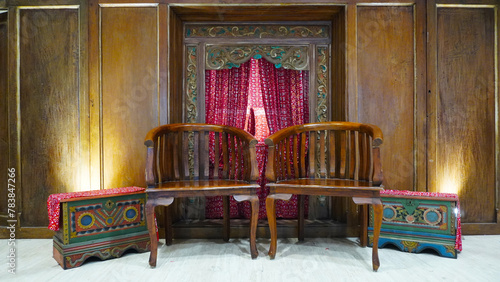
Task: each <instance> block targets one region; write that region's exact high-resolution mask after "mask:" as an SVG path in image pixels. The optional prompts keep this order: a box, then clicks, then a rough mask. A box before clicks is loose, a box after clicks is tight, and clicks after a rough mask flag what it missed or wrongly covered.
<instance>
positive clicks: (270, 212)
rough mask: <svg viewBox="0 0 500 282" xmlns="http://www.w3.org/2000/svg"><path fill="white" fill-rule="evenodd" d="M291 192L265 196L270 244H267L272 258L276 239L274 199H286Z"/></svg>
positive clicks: (274, 253) (290, 195)
mask: <svg viewBox="0 0 500 282" xmlns="http://www.w3.org/2000/svg"><path fill="white" fill-rule="evenodd" d="M291 197H292V194H271V195H268V196H267V198H266V210H267V221H268V224H269V232H270V233H271V245H270V246H269V252H268V254H269V257H270V258H271V259H274V257H275V256H276V245H277V241H278V230H277V228H276V203H275V200H285V201H288V200H290V198H291Z"/></svg>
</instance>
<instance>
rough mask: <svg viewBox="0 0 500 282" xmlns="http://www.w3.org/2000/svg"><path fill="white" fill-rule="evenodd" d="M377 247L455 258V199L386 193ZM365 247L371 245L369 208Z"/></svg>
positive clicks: (457, 236) (457, 227)
mask: <svg viewBox="0 0 500 282" xmlns="http://www.w3.org/2000/svg"><path fill="white" fill-rule="evenodd" d="M381 198H382V203H383V204H384V210H383V221H382V229H381V232H380V239H379V248H383V247H385V246H387V245H389V244H392V245H394V246H396V247H397V248H399V249H400V250H401V251H406V252H411V253H419V252H421V251H423V250H426V249H431V250H434V251H435V252H437V253H438V254H439V255H441V256H443V257H450V258H457V251H461V249H462V243H461V230H460V214H459V201H458V196H457V195H455V194H450V193H428V192H412V191H397V190H386V191H384V192H383V193H381ZM368 244H369V246H373V210H371V209H370V220H369V227H368Z"/></svg>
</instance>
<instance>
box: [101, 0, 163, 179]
mask: <svg viewBox="0 0 500 282" xmlns="http://www.w3.org/2000/svg"><path fill="white" fill-rule="evenodd" d="M157 9H158V7H150V6H145V7H116V6H102V7H101V8H100V12H101V30H100V35H99V36H100V40H101V58H100V61H101V70H102V73H101V78H102V85H101V90H102V92H101V99H102V101H101V102H102V117H101V119H102V120H101V123H102V136H101V138H102V177H103V178H102V186H103V187H102V188H111V187H122V186H130V185H138V186H143V185H145V179H144V167H145V159H146V148H145V146H144V144H143V140H144V137H145V136H146V133H147V132H148V131H149V130H150V129H151V128H153V127H155V126H157V125H158V123H159V116H158V115H159V114H158V101H159V94H158V93H159V81H158V68H159V61H158V46H159V45H158V44H159V43H158V16H157Z"/></svg>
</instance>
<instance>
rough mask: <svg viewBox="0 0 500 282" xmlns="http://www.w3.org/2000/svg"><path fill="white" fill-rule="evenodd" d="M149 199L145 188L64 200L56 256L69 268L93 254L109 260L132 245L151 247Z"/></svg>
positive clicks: (54, 252)
mask: <svg viewBox="0 0 500 282" xmlns="http://www.w3.org/2000/svg"><path fill="white" fill-rule="evenodd" d="M145 203H146V196H145V193H144V192H143V191H142V192H133V193H125V194H123V193H122V194H110V195H98V196H90V197H77V198H70V199H62V200H60V209H61V210H60V217H59V221H60V222H59V225H60V227H61V228H59V230H58V231H56V233H55V236H54V240H53V255H54V259H55V260H56V261H57V262H58V263H59V265H61V267H63V268H64V269H68V268H73V267H77V266H80V265H81V264H83V263H84V262H85V260H86V259H88V258H89V257H98V258H100V259H102V260H105V259H110V258H116V257H120V256H121V255H122V254H123V253H124V252H125V251H127V250H129V249H134V250H136V251H137V252H146V251H149V250H150V240H149V233H148V230H147V225H146V217H145Z"/></svg>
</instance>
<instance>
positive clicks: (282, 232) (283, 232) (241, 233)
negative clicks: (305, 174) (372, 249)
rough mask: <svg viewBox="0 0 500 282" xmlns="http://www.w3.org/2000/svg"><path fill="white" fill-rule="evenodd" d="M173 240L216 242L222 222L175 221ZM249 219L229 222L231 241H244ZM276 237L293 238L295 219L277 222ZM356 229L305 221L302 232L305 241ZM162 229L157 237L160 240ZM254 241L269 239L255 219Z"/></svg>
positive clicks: (262, 224) (264, 225)
mask: <svg viewBox="0 0 500 282" xmlns="http://www.w3.org/2000/svg"><path fill="white" fill-rule="evenodd" d="M173 228H174V238H179V239H218V238H221V236H222V220H219V219H217V220H200V221H189V222H186V221H184V222H177V223H175V224H173ZM248 228H249V220H246V219H232V220H231V231H230V232H231V236H230V237H231V238H248V232H249V229H248ZM277 228H278V237H279V238H297V221H296V220H278V221H277ZM358 230H359V229H358V227H351V228H347V225H346V224H343V223H338V222H334V221H332V220H314V221H313V220H306V222H305V228H304V233H305V237H306V238H321V237H357V236H358V234H359V231H358ZM163 237H164V236H163V229H161V230H160V238H163ZM257 238H270V233H269V226H268V224H267V220H259V223H258V225H257Z"/></svg>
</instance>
